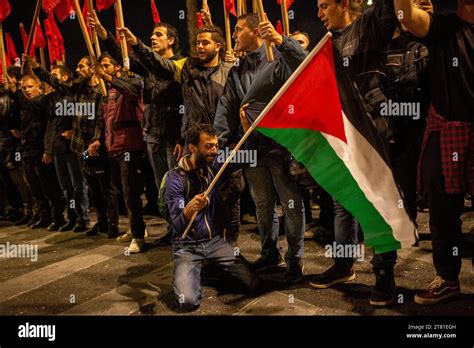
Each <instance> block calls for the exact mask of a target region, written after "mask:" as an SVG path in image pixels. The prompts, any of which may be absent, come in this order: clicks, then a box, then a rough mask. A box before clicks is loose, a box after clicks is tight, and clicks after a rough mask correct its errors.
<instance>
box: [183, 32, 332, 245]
mask: <svg viewBox="0 0 474 348" xmlns="http://www.w3.org/2000/svg"><path fill="white" fill-rule="evenodd" d="M331 37H332V34H331V32H329V31H328V32H327V33H326V35H324V37H323V38H322V39H321V40H320V41H319V42H318V44H317V45H316V47H315V48H313V50H312V51H311V53H310V54H309V55H308V56H307V57H306V58H305V60H304V61H303V62H302V63H301V64H300V65H299V66H298V68H297V69H296V70H295V71H294V72H293V73H292V74H291V76H290V78H289V79H288V80H287V81H286V82H285V84H284V85H283V86H282V87H281V88H280V90H279V91H278V92H277V93H276V94H275V96H274V97H273V98H272V100H271V101H270V103H268V104H267V106H266V107H265V108H264V109H263V111H262V112H261V113H260V115H259V116H258V117H257V118H256V119H255V121H254V122H253V123H252V124H251V125H250V128H249V129H248V130H247V131H246V132H245V134H244V136H243V137H242V139H240V141H239V142H238V144H237V145H236V146H235V148H234V149H233V150H232V152H231V153H230V155H229V157H227V158H226V160H225V162H224V164H223V165H222V167H221V168H220V169H219V171H218V172H217V174H216V176H215V177H214V179H213V180H212V181H211V183H210V184H209V187H208V188H207V190H206V191H204V197H207V196H208V195H209V193H210V192H211V190H212V189H213V188H214V186H215V185H216V183H217V180H219V178H220V177H221V175H222V173H223V172H224V170H225V169H226V168H227V166H228V165H229V163H230V162H231V161H232V159H233V158H234V156H235V155H236V153H237V151H238V150H239V149H240V148H241V147H242V145H243V144H244V143H245V141H246V140H247V138H248V137H249V136H250V134H251V133H252V132H253V131H254V130H255V128H257V126H258V124H259V123H260V121H261V120H263V118H264V117H265V116H266V115H267V113H268V111H269V110H271V109H272V108H273V107H274V106H275V104H276V103H277V102H278V100H279V99H280V98H281V96H282V95H283V93H285V91H286V90H287V89H288V87H289V86H290V85H291V84H292V83H293V82H294V81H295V80H296V78H297V77H298V76H299V74H300V73H301V71H303V70H304V69H305V68H306V67H307V66H308V64H309V63H310V62H311V60H312V59H313V58H314V57H315V56H316V55H317V54H318V52H319V51H320V50H321V48H323V46H324V44H325V43H326V42H327V41H328V40H329V39H330V38H331ZM197 214H198V212H195V213H194V214H193V216H192V217H191V220H190V221H189V223H188V226H187V227H186V230H185V231H184V233H183V235H182V236H181V238H182V239H184V238H186V236H187V235H188V232H189V230H190V229H191V226H192V224H193V222H194V220H195V219H196V216H197Z"/></svg>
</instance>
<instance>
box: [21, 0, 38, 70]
mask: <svg viewBox="0 0 474 348" xmlns="http://www.w3.org/2000/svg"><path fill="white" fill-rule="evenodd" d="M41 4H42V0H37V1H36V7H35V13H34V15H33V21H32V22H31V28H30V34H29V36H28V42H27V44H26V48H25V52H24V53H25V54H26V55H28V54H29V53H30V50H31V45H32V44H33V36H34V35H35V31H36V22H37V21H38V18H39V15H40V12H41ZM24 69H25V62H21V72H22V73H23V71H24Z"/></svg>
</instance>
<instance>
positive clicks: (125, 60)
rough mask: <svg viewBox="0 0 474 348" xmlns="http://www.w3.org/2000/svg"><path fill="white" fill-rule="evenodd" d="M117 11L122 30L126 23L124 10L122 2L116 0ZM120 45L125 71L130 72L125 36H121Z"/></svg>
mask: <svg viewBox="0 0 474 348" xmlns="http://www.w3.org/2000/svg"><path fill="white" fill-rule="evenodd" d="M115 11H116V13H117V19H118V23H119V27H120V28H124V27H125V22H124V20H123V10H122V0H115ZM120 43H121V46H122V57H123V69H124V70H125V71H129V70H130V59H129V58H128V47H127V40H126V39H125V36H124V35H120Z"/></svg>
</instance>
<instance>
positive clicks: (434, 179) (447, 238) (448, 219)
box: [422, 132, 464, 281]
mask: <svg viewBox="0 0 474 348" xmlns="http://www.w3.org/2000/svg"><path fill="white" fill-rule="evenodd" d="M422 172H423V183H424V187H425V191H426V193H427V200H428V208H429V210H430V232H431V239H432V241H433V263H434V266H435V268H436V272H437V274H438V275H439V276H441V277H442V278H444V279H447V280H452V281H454V280H457V279H458V277H459V272H460V271H461V256H460V253H461V240H462V220H461V214H462V211H463V207H464V195H463V194H447V193H446V191H445V189H444V178H443V174H442V171H441V148H440V138H439V132H436V133H432V134H431V136H430V138H429V140H428V144H427V146H426V148H425V152H424V155H423V162H422Z"/></svg>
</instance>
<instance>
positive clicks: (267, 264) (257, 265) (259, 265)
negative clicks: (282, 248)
mask: <svg viewBox="0 0 474 348" xmlns="http://www.w3.org/2000/svg"><path fill="white" fill-rule="evenodd" d="M281 265H283V260H282V258H281V255H278V258H277V259H267V258H263V257H260V258H259V259H258V260H257V261H255V262H253V263H252V264H251V267H252V269H253V270H254V271H255V272H262V271H265V270H269V269H272V268H277V267H278V266H281Z"/></svg>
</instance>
